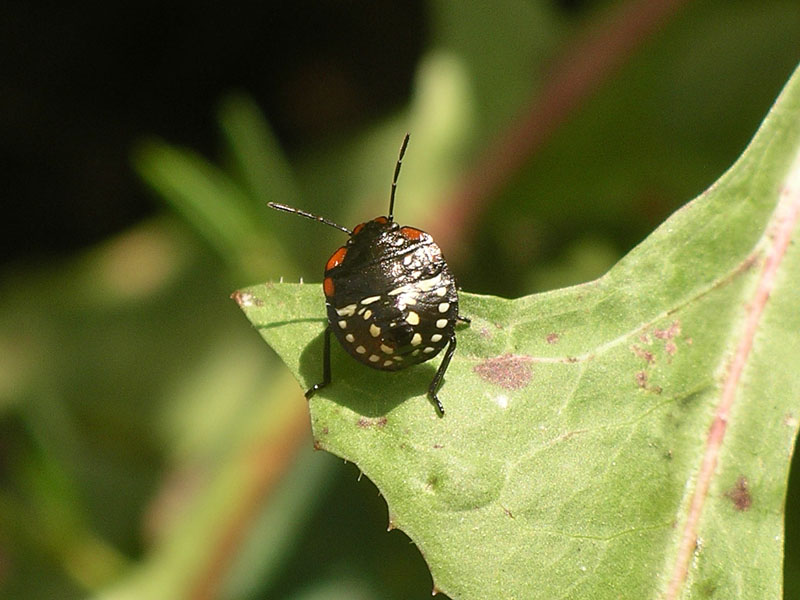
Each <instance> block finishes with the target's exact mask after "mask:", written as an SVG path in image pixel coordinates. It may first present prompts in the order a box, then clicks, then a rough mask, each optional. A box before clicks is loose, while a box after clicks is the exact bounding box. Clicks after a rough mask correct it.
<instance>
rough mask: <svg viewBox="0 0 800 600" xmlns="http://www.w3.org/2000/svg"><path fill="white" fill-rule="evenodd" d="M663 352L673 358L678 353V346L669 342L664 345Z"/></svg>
mask: <svg viewBox="0 0 800 600" xmlns="http://www.w3.org/2000/svg"><path fill="white" fill-rule="evenodd" d="M664 350H666V351H667V354H669V355H670V356H673V355H674V354H675V353H676V352H677V351H678V346H676V345H675V342H673V341H672V340H670V341H668V342H667V343H666V344H664Z"/></svg>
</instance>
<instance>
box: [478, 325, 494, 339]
mask: <svg viewBox="0 0 800 600" xmlns="http://www.w3.org/2000/svg"><path fill="white" fill-rule="evenodd" d="M478 333H480V334H481V337H482V338H483V339H485V340H490V339H492V332H491V331H489V328H488V327H481V328H480V330H479V331H478Z"/></svg>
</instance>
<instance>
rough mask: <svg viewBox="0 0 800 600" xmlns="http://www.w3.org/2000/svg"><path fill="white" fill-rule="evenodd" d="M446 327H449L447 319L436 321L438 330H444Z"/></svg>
mask: <svg viewBox="0 0 800 600" xmlns="http://www.w3.org/2000/svg"><path fill="white" fill-rule="evenodd" d="M445 327H447V319H439V320H438V321H436V328H437V329H444V328H445Z"/></svg>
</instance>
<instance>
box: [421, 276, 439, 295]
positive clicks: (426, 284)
mask: <svg viewBox="0 0 800 600" xmlns="http://www.w3.org/2000/svg"><path fill="white" fill-rule="evenodd" d="M441 282H442V275H441V274H439V275H437V276H436V277H431V278H430V279H423V280H422V281H418V282H417V287H418V288H419V289H420V290H422V291H423V292H429V291H431V290H432V289H433V288H435V287H436V286H437V285H439V284H440V283H441Z"/></svg>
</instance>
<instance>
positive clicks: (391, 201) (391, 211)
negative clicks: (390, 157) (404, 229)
mask: <svg viewBox="0 0 800 600" xmlns="http://www.w3.org/2000/svg"><path fill="white" fill-rule="evenodd" d="M409 137H411V136H410V135H409V134H406V137H404V138H403V145H402V146H400V156H398V157H397V166H395V168H394V177H393V178H392V194H391V195H390V196H389V221H390V222H391V221H394V194H395V192H396V191H397V178H398V176H399V175H400V167H402V166H403V155H405V153H406V148H407V147H408V138H409Z"/></svg>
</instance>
